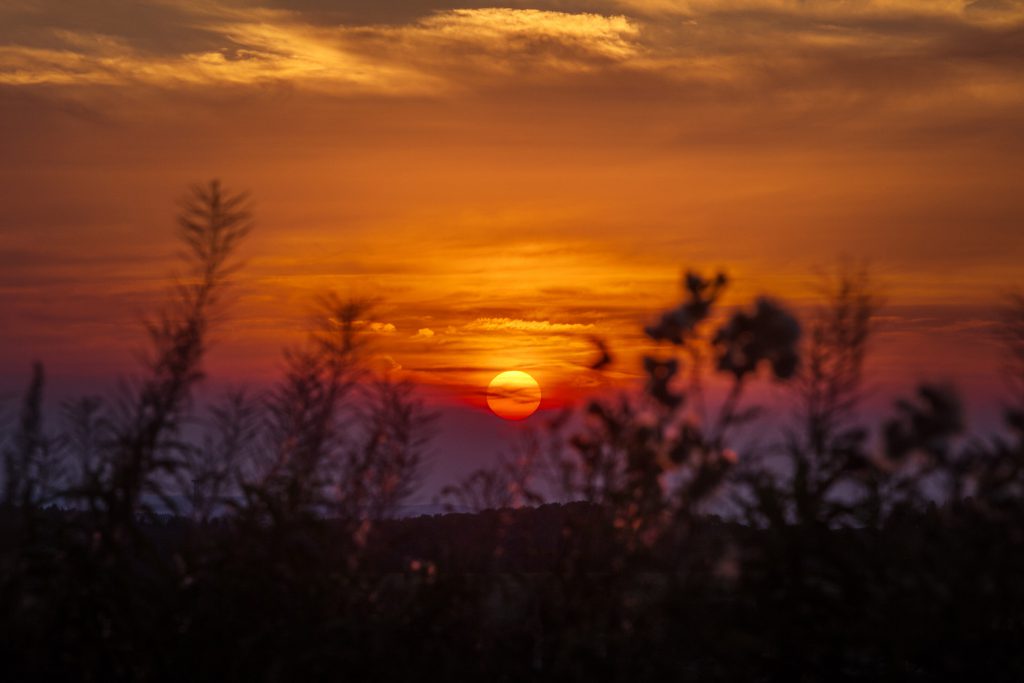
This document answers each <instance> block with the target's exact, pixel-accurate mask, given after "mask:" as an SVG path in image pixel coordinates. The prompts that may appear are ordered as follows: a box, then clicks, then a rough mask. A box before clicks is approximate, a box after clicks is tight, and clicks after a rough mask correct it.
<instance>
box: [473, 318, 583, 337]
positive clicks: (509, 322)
mask: <svg viewBox="0 0 1024 683" xmlns="http://www.w3.org/2000/svg"><path fill="white" fill-rule="evenodd" d="M465 329H467V330H474V331H484V332H504V331H510V332H542V333H547V334H566V333H573V332H586V331H589V330H592V329H594V326H593V325H592V324H589V323H587V324H582V323H553V322H549V321H547V320H521V319H519V318H477V319H476V320H474V321H473V322H471V323H469V324H467V325H466V326H465Z"/></svg>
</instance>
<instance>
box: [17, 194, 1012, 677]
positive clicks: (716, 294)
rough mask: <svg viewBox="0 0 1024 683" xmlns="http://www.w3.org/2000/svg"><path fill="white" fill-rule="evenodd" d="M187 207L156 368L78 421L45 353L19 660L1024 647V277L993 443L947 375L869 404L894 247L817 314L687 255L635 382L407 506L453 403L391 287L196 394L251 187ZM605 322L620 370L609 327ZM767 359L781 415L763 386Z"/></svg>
mask: <svg viewBox="0 0 1024 683" xmlns="http://www.w3.org/2000/svg"><path fill="white" fill-rule="evenodd" d="M179 229H180V237H181V238H182V240H183V244H184V245H185V247H186V261H185V263H186V265H187V270H186V271H185V273H184V274H183V276H182V278H181V279H180V281H179V282H178V284H177V285H176V286H175V287H174V289H173V290H172V291H171V293H170V295H169V298H168V301H167V303H166V304H165V306H164V307H163V308H162V309H161V310H160V311H158V312H157V313H156V315H154V316H153V318H152V319H151V320H150V321H149V323H148V326H147V329H148V331H149V347H148V348H149V352H148V355H147V356H146V361H145V364H144V366H143V369H142V371H141V374H140V376H139V377H138V378H137V379H136V380H134V381H132V382H128V383H126V384H125V386H124V388H123V389H122V391H121V392H120V394H119V395H118V396H117V397H116V398H115V400H113V401H104V400H102V399H99V398H97V397H83V398H81V399H79V400H76V401H72V402H69V403H66V404H65V405H63V406H62V411H61V420H60V422H59V427H58V428H57V429H56V431H53V432H50V431H48V429H47V426H46V424H45V421H44V415H43V410H42V406H43V389H44V375H43V369H42V366H41V365H38V364H37V365H36V366H34V368H33V371H32V376H31V380H30V383H29V387H28V390H27V392H26V394H25V398H24V401H23V404H22V407H21V409H20V413H19V417H18V419H17V420H15V421H14V422H13V424H12V425H11V429H10V430H9V431H10V433H9V434H7V435H6V436H5V440H4V443H3V447H2V453H3V464H4V467H3V476H4V479H3V487H2V489H0V490H2V491H3V496H4V498H3V506H2V508H0V629H2V631H0V657H2V658H3V661H4V664H5V672H6V674H7V675H6V676H5V678H6V679H8V680H63V679H74V680H103V681H108V680H182V679H211V680H219V681H226V680H296V679H298V680H323V679H340V678H354V679H357V680H367V679H372V680H410V679H414V678H421V677H434V678H439V679H442V680H444V679H451V680H468V679H479V678H483V677H487V678H491V679H494V680H499V681H500V680H509V681H523V680H537V681H541V680H559V681H563V680H595V679H596V680H631V681H632V680H664V679H665V678H667V677H675V678H686V679H695V680H752V679H753V680H793V679H800V680H830V681H832V680H878V679H885V678H899V679H921V680H939V679H946V678H949V677H951V676H958V677H960V678H965V677H968V676H970V677H972V678H973V677H980V676H984V677H985V678H987V679H990V680H1019V678H1020V676H1021V674H1022V672H1024V654H1022V653H1021V650H1020V648H1019V642H1020V639H1021V636H1022V614H1024V584H1022V582H1021V581H1020V576H1021V575H1022V571H1024V533H1022V529H1024V504H1022V494H1024V417H1022V415H1024V397H1022V394H1021V393H1020V387H1021V386H1024V364H1022V363H1021V341H1020V340H1021V339H1024V334H1022V323H1021V321H1024V300H1022V299H1021V298H1019V297H1018V298H1016V299H1012V298H1011V299H1010V303H1009V305H1008V308H1007V312H1006V315H1005V316H1004V319H1003V325H1002V328H1001V338H1002V339H1003V340H1004V341H1005V342H1006V348H1007V367H1008V370H1009V372H1008V373H1007V374H1008V376H1009V377H1010V378H1011V379H1012V380H1013V381H1011V385H1010V388H1011V392H1010V397H1009V400H1008V404H1007V409H1006V429H1005V431H1004V433H1003V434H1001V435H996V436H992V437H987V438H980V437H971V436H969V435H968V433H967V431H966V425H965V421H964V417H963V411H962V406H961V402H960V399H959V398H958V396H957V394H956V392H955V390H954V389H952V388H949V387H939V386H923V387H921V388H920V389H919V390H918V391H917V393H916V395H915V396H914V397H912V398H909V399H903V400H901V401H899V402H898V403H897V404H896V405H895V406H894V410H893V414H892V416H891V417H890V418H888V419H886V420H884V421H883V422H882V423H881V424H879V425H874V426H872V425H870V424H866V423H864V422H863V421H862V420H861V419H860V418H859V416H858V408H859V404H860V401H861V399H862V396H863V393H864V380H865V378H864V363H865V358H866V356H867V354H868V353H869V350H870V340H871V333H872V321H873V317H874V315H875V313H876V311H877V310H878V307H879V306H880V301H879V298H878V296H877V295H876V293H875V291H874V288H873V285H872V283H871V280H870V278H869V277H868V275H867V273H866V272H865V271H862V270H857V269H854V268H846V269H840V270H839V271H838V272H837V274H836V275H835V277H834V278H833V279H832V280H829V281H827V282H826V283H825V287H824V288H823V291H822V294H823V296H822V304H821V306H820V308H819V309H818V310H816V311H814V312H812V313H811V314H810V315H807V316H804V317H803V320H802V321H798V319H797V317H796V316H795V315H793V314H792V313H791V312H789V311H788V310H787V309H786V308H785V307H784V306H782V305H781V304H779V303H778V302H776V301H774V300H772V299H769V298H760V299H757V300H755V301H754V302H753V304H752V305H751V306H750V307H749V308H746V309H739V310H736V311H735V312H733V313H732V314H729V315H726V314H724V313H723V312H722V311H721V310H720V307H721V302H722V300H723V297H724V296H725V295H726V293H727V290H728V285H729V282H728V279H727V278H726V276H725V275H724V274H715V275H714V276H711V277H705V276H702V275H700V274H698V273H695V272H691V273H688V274H686V275H685V277H684V279H683V282H682V291H683V301H682V302H681V304H680V305H679V306H678V307H676V308H674V309H672V310H670V311H667V312H666V313H664V314H663V315H662V316H660V317H659V318H658V319H657V320H656V321H655V322H654V323H653V324H652V325H651V326H649V327H647V328H646V329H645V332H646V334H647V336H648V337H649V338H650V339H651V341H652V344H653V345H654V347H655V348H654V350H653V351H652V352H651V354H649V355H648V356H647V357H645V358H644V360H643V369H644V372H645V375H646V383H645V385H644V387H643V389H642V390H641V391H640V392H639V393H638V394H636V395H621V396H608V397H603V398H601V399H599V400H594V401H592V402H590V403H589V404H588V405H586V406H585V407H584V408H583V410H582V411H581V413H580V414H579V415H577V416H575V418H576V419H573V416H572V415H571V414H570V413H568V412H566V413H563V414H561V415H558V416H556V417H555V418H553V419H552V420H551V423H550V425H549V426H548V427H547V428H546V429H544V430H541V431H533V432H525V433H523V434H522V436H521V441H520V442H518V443H516V444H514V449H513V450H512V452H511V454H509V455H507V456H505V457H503V458H501V459H499V460H498V462H497V465H496V466H494V467H492V468H485V469H482V470H480V471H478V472H475V473H473V474H471V475H470V476H469V477H467V478H466V479H465V480H464V481H462V482H456V483H454V484H452V485H451V486H449V487H447V488H446V489H445V490H444V493H443V495H444V498H445V500H447V501H448V502H449V503H450V504H451V507H452V509H453V510H454V509H459V510H465V509H469V510H472V511H473V512H471V513H458V514H454V513H453V514H447V515H443V516H434V517H420V518H415V519H395V518H394V517H393V513H394V512H395V510H396V508H397V506H398V505H399V504H400V503H401V501H402V500H403V499H404V498H405V497H407V496H408V495H409V494H410V493H411V492H412V491H414V490H415V488H416V486H417V484H418V481H419V477H420V473H421V469H422V465H423V462H424V457H425V455H424V454H425V452H426V450H425V449H426V445H427V440H428V438H429V435H430V430H431V415H430V413H429V412H428V411H426V410H425V409H424V407H423V405H422V404H421V403H420V402H419V401H418V400H417V399H416V397H415V392H414V390H413V387H411V386H410V385H408V384H406V383H402V382H396V381H393V380H392V379H391V378H389V377H387V376H375V375H373V374H372V373H370V372H369V371H368V370H367V366H368V364H367V358H368V355H369V350H368V347H367V345H368V343H369V342H368V339H369V337H368V335H365V334H364V331H365V330H366V329H367V325H368V323H367V322H366V321H367V320H368V319H369V316H370V311H371V305H370V303H369V302H365V301H346V300H343V299H340V298H338V297H336V296H334V295H326V296H325V297H323V298H322V299H321V300H320V302H319V305H318V308H317V312H316V314H315V316H314V321H313V324H312V326H311V330H310V334H309V338H308V340H307V341H306V343H304V344H302V345H299V346H297V347H295V348H292V349H290V350H288V351H287V352H286V354H285V369H284V373H283V376H282V377H281V378H280V380H279V381H278V382H277V384H276V385H275V387H274V388H273V389H272V390H271V391H270V392H269V393H268V394H266V395H258V394H253V393H251V392H248V391H246V390H244V389H233V390H230V391H228V392H227V393H226V394H225V395H224V396H223V397H222V399H221V401H220V402H219V403H216V404H215V405H214V406H212V407H211V408H210V409H209V410H208V411H206V412H205V413H201V411H197V410H196V407H195V405H194V403H195V399H194V393H195V388H196V386H197V384H198V383H199V382H200V380H201V379H202V377H203V375H204V371H203V359H204V355H205V351H206V348H207V344H208V336H209V331H210V329H211V326H212V325H213V324H214V322H215V321H216V319H217V318H219V317H220V311H221V308H222V302H223V300H224V297H223V294H224V292H225V289H226V288H227V287H228V285H229V282H230V279H231V276H232V275H233V273H234V272H235V269H236V268H237V265H236V264H237V262H236V261H235V260H234V259H235V255H236V251H237V248H238V246H239V245H240V244H241V243H242V242H243V240H244V238H245V237H246V235H247V234H248V233H249V232H250V230H251V229H252V220H251V216H250V211H249V209H248V204H247V199H246V197H245V195H237V194H232V193H229V192H226V191H224V190H223V189H222V188H221V186H220V185H219V184H218V183H216V182H212V183H209V184H207V185H202V186H196V187H195V188H193V189H192V192H191V194H190V195H189V198H188V199H187V200H186V202H185V203H184V204H183V207H182V213H181V216H180V221H179ZM595 346H596V349H597V353H598V359H597V360H596V361H595V362H594V363H593V365H592V367H591V370H590V371H593V372H601V371H604V370H605V369H606V368H607V367H609V366H610V365H611V364H613V363H614V357H613V350H614V349H611V348H610V347H609V345H608V344H606V343H605V342H603V341H601V340H595ZM758 382H770V383H774V384H777V385H778V386H779V387H780V388H782V390H783V393H784V394H785V395H787V396H789V402H788V405H787V407H786V410H785V411H781V412H780V411H779V410H778V409H777V408H778V406H776V410H775V412H774V413H772V414H770V416H769V412H768V411H767V410H766V407H765V406H762V405H758V404H757V403H756V402H754V401H753V399H751V387H752V386H753V385H754V384H755V383H758ZM197 413H199V414H201V415H203V416H204V419H205V426H206V429H205V432H204V433H203V434H202V435H201V436H199V437H197V438H195V439H188V438H186V436H185V433H184V430H183V425H184V424H185V423H186V421H188V420H192V419H196V418H197ZM182 501H185V502H184V503H183V502H182Z"/></svg>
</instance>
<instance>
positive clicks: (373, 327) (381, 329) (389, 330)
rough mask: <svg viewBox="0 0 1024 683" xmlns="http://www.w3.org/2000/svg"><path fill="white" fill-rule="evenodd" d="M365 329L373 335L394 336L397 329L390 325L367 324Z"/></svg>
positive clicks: (379, 323)
mask: <svg viewBox="0 0 1024 683" xmlns="http://www.w3.org/2000/svg"><path fill="white" fill-rule="evenodd" d="M366 329H367V330H369V331H370V332H373V333H374V334H394V333H395V331H396V329H397V328H395V326H394V325H393V324H392V323H381V322H367V323H366Z"/></svg>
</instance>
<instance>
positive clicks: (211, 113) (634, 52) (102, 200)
mask: <svg viewBox="0 0 1024 683" xmlns="http://www.w3.org/2000/svg"><path fill="white" fill-rule="evenodd" d="M1022 153H1024V2H1020V1H1017V0H976V1H974V2H965V1H963V0H930V1H925V0H805V1H803V2H798V1H793V0H717V1H714V2H712V1H710V0H690V1H686V0H598V1H594V2H576V1H573V0H565V1H559V0H550V1H547V2H545V1H543V0H541V1H533V2H519V1H508V2H505V3H503V6H492V5H491V4H489V3H486V2H479V3H477V2H472V1H460V2H450V1H449V2H445V0H379V1H377V2H373V3H364V2H349V1H346V0H296V1H292V2H286V1H284V0H281V1H276V2H275V1H272V0H264V1H263V2H255V1H249V0H234V1H232V0H204V1H202V2H200V1H199V0H142V1H140V2H133V3H111V2H107V1H103V0H31V1H29V0H0V207H2V209H3V210H2V211H0V329H2V330H3V332H2V333H0V394H3V395H5V396H6V395H13V393H14V392H16V391H17V390H18V388H19V387H20V386H21V384H23V383H24V382H25V381H26V380H27V374H28V367H29V363H30V362H31V361H32V360H33V359H36V358H39V359H41V360H43V361H44V362H46V364H47V368H48V370H49V375H50V377H51V385H52V386H54V387H56V390H57V391H58V393H59V392H61V391H64V392H65V393H73V392H77V391H83V390H88V391H93V390H95V388H96V387H98V386H101V383H102V382H104V381H106V380H107V379H109V378H110V377H112V376H114V375H116V374H118V373H127V372H130V371H131V369H132V367H133V366H132V363H131V358H132V353H133V352H134V351H136V350H137V349H138V348H139V346H140V344H141V343H142V335H141V326H140V324H139V322H140V319H141V316H142V314H143V312H144V311H146V310H150V309H151V308H152V306H153V304H154V302H156V301H158V300H159V299H160V297H161V296H162V295H163V293H164V292H165V290H166V287H167V282H168V276H169V274H171V273H173V272H174V268H175V261H174V254H175V249H176V247H175V243H174V216H175V212H176V210H177V209H176V201H177V200H179V199H180V198H181V197H182V196H183V195H184V194H185V193H186V191H187V188H188V186H189V184H190V183H193V182H197V181H204V180H208V179H211V178H220V179H221V180H222V181H223V183H224V184H225V186H226V187H228V188H229V189H235V190H239V191H242V190H244V191H248V192H250V193H251V196H252V200H253V208H254V212H255V218H256V224H257V227H256V231H255V232H254V233H253V234H252V236H251V237H250V239H249V240H248V242H247V244H246V245H245V246H244V248H243V254H242V256H243V257H244V259H245V262H246V267H245V269H244V270H243V271H241V272H240V274H239V275H238V276H237V282H236V283H235V286H234V290H233V292H234V294H233V297H232V303H233V305H232V307H231V309H230V310H229V311H228V312H227V313H225V316H224V320H223V322H222V325H221V326H220V328H219V331H218V332H217V336H216V340H215V341H216V343H215V345H214V348H213V352H212V356H211V358H210V360H209V363H208V365H209V368H208V369H209V371H210V375H211V381H212V382H214V383H216V382H246V383H251V384H254V385H256V386H262V385H265V384H266V383H269V382H270V381H272V380H273V378H274V376H275V374H276V373H277V372H278V371H279V369H280V367H281V363H280V357H281V356H280V353H281V348H282V347H283V346H285V345H288V344H293V343H296V342H297V341H298V340H300V339H301V338H302V335H303V333H304V332H303V330H304V329H305V327H306V324H307V321H308V316H309V313H310V310H311V307H312V302H313V301H314V300H315V298H316V296H318V295H320V294H322V293H323V292H325V291H328V290H336V291H337V292H339V293H340V294H342V295H343V296H358V297H368V298H373V299H374V300H376V301H378V304H377V306H376V308H375V310H374V313H373V316H374V319H373V321H372V322H373V323H374V328H375V335H376V336H377V337H379V339H378V340H377V344H376V345H375V346H376V348H377V349H378V350H379V351H378V356H377V358H376V359H375V362H377V363H378V365H379V366H380V367H382V368H389V369H390V370H391V371H392V372H394V373H396V374H399V375H401V376H403V377H408V378H409V379H411V380H413V381H414V382H416V383H417V384H418V385H419V386H420V387H421V389H422V391H423V392H424V395H425V396H427V397H428V399H429V401H430V402H431V404H432V405H435V406H437V407H438V408H439V409H440V410H442V411H443V412H445V416H446V417H445V418H444V420H443V424H442V432H443V434H441V435H440V437H439V443H440V446H439V448H440V449H441V450H448V451H453V452H454V451H459V450H460V449H461V451H462V452H464V453H469V452H470V451H474V452H475V451H478V450H487V449H488V448H490V444H492V443H495V439H496V438H497V437H496V435H497V436H500V435H502V434H506V433H507V429H508V427H509V426H508V425H505V424H501V423H500V421H499V420H497V418H494V417H493V416H491V415H489V414H486V408H485V404H484V388H485V387H486V385H487V382H488V381H489V380H490V378H491V377H493V376H494V375H495V374H497V373H498V372H501V371H505V370H524V371H527V372H529V373H530V374H532V375H533V376H534V377H536V379H537V380H538V382H539V383H540V385H541V387H542V389H543V391H544V401H543V403H542V410H541V414H543V413H544V412H545V410H551V409H553V408H557V407H560V406H562V405H566V404H572V403H574V402H578V401H579V400H581V397H582V396H585V395H587V394H588V393H589V392H594V391H601V390H605V389H608V388H610V387H622V386H627V385H629V383H630V382H631V381H634V380H635V379H636V378H637V377H639V375H640V372H639V365H638V363H637V359H638V357H639V355H640V354H641V353H643V352H644V350H645V349H646V348H647V346H646V342H645V340H644V339H643V336H642V326H643V325H644V324H645V323H647V322H650V321H651V320H652V319H653V318H654V317H655V316H656V315H657V313H658V311H660V310H662V309H664V308H666V307H668V306H670V305H671V304H673V303H674V302H676V301H677V300H678V297H679V277H680V274H681V273H682V271H683V270H684V269H685V268H695V269H697V270H699V271H701V272H705V273H711V272H714V271H716V270H717V269H723V270H725V271H727V272H728V273H729V274H730V276H731V277H732V279H733V282H734V285H733V286H732V287H731V288H730V292H729V297H728V300H727V304H728V305H743V304H744V303H746V302H748V301H749V300H750V299H751V298H752V297H753V296H755V295H757V294H759V293H769V294H771V295H773V296H775V297H777V298H779V299H780V300H782V301H784V302H787V303H788V304H790V305H791V306H792V307H794V308H795V309H798V310H803V309H805V308H806V307H807V306H809V305H811V304H812V303H813V293H814V283H815V278H816V275H815V274H816V273H820V272H821V271H822V270H828V269H829V268H830V267H832V266H834V264H836V263H837V262H838V261H840V260H841V259H852V260H855V261H858V262H860V261H863V262H867V263H869V264H870V265H871V268H872V271H873V272H874V274H875V277H876V280H877V281H878V283H879V288H880V291H881V293H882V294H883V296H884V298H885V301H886V304H887V305H886V308H885V310H884V311H883V314H882V317H881V319H880V326H879V333H878V335H877V337H876V344H875V349H874V351H875V354H874V356H873V360H872V365H871V369H872V373H873V382H874V385H875V386H876V387H877V389H878V391H877V392H876V393H877V395H878V396H879V397H881V398H879V401H886V402H887V401H889V400H890V399H891V396H893V395H895V394H896V393H899V392H900V391H903V392H906V391H908V390H909V388H910V387H912V386H913V385H914V383H915V382H917V381H920V380H924V379H938V380H949V381H955V382H956V383H958V384H959V385H961V386H962V387H964V390H965V391H966V392H967V393H968V395H969V396H971V397H972V398H973V399H975V401H976V403H978V404H979V405H983V406H984V405H994V402H995V401H997V399H998V396H999V391H1000V386H1001V385H1000V379H999V372H998V371H999V363H998V353H997V347H996V345H995V343H994V341H993V337H992V325H993V323H992V321H993V313H994V310H995V309H996V308H997V306H998V304H999V300H1000V297H1001V296H1003V295H1004V294H1005V292H1007V291H1009V290H1011V289H1013V288H1014V287H1018V286H1024V265H1022V264H1024V229H1022V228H1024V193H1022V192H1021V188H1022V187H1024V164H1022V163H1021V159H1022V158H1024V157H1022ZM595 336H596V337H600V338H602V339H604V340H606V341H607V342H608V343H609V345H610V346H611V348H612V349H613V351H614V352H615V354H616V358H617V362H616V363H615V364H614V365H612V366H611V367H610V368H609V369H608V371H607V372H605V373H595V372H593V371H590V370H589V369H588V368H587V366H588V364H589V363H590V362H591V361H592V360H593V358H594V350H593V347H592V345H591V342H590V339H591V338H592V337H595ZM467 444H472V445H471V446H470V445H467ZM460 457H463V456H460ZM465 458H469V459H470V460H471V459H472V456H468V455H467V456H465Z"/></svg>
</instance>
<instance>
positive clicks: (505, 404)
mask: <svg viewBox="0 0 1024 683" xmlns="http://www.w3.org/2000/svg"><path fill="white" fill-rule="evenodd" d="M540 398H541V391H540V385H539V384H537V380H535V379H534V378H533V377H531V376H530V375H528V374H527V373H525V372H522V371H520V370H509V371H508V372H503V373H501V374H499V375H498V376H496V377H495V378H494V379H492V380H491V383H490V384H489V385H488V387H487V405H488V407H490V409H491V411H492V412H493V413H494V414H495V415H497V416H498V417H500V418H503V419H506V420H523V419H526V418H528V417H530V416H531V415H533V413H534V412H535V411H536V410H537V407H538V406H539V405H540Z"/></svg>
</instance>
